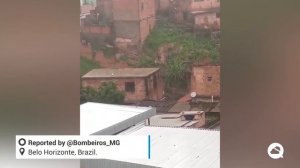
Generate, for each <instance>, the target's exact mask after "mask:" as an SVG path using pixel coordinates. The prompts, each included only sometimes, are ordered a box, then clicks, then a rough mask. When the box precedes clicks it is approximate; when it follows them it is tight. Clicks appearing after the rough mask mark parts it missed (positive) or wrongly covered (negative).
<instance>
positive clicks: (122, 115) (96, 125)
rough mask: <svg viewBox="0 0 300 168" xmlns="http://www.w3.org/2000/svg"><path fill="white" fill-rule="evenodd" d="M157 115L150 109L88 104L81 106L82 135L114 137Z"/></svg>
mask: <svg viewBox="0 0 300 168" xmlns="http://www.w3.org/2000/svg"><path fill="white" fill-rule="evenodd" d="M155 113H156V112H155V109H154V108H150V107H137V106H124V105H111V104H102V103H91V102H88V103H85V104H82V105H80V135H91V134H93V135H113V134H116V133H118V132H120V131H122V130H125V129H127V128H129V127H131V126H133V125H135V124H137V123H139V122H141V121H144V120H146V119H147V118H150V117H151V116H153V115H155Z"/></svg>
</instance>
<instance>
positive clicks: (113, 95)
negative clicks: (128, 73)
mask: <svg viewBox="0 0 300 168" xmlns="http://www.w3.org/2000/svg"><path fill="white" fill-rule="evenodd" d="M124 98H125V94H124V93H123V92H121V91H119V90H118V88H117V86H116V84H115V83H114V82H105V83H103V84H102V85H101V86H100V87H99V88H98V89H93V88H91V87H86V88H81V89H80V103H85V102H99V103H109V104H122V103H123V102H124Z"/></svg>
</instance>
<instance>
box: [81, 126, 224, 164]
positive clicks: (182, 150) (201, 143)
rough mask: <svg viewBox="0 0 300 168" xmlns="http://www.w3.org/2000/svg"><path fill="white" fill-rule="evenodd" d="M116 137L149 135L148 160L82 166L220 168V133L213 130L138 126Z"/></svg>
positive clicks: (125, 160) (118, 160)
mask: <svg viewBox="0 0 300 168" xmlns="http://www.w3.org/2000/svg"><path fill="white" fill-rule="evenodd" d="M119 135H134V136H139V135H151V159H149V160H147V159H139V160H138V159H116V160H115V159H112V160H90V161H89V163H88V162H86V163H84V162H83V164H90V165H97V166H98V167H101V166H102V165H103V166H104V165H113V166H115V167H117V168H119V167H125V166H126V165H127V164H126V163H131V165H130V166H131V167H147V168H148V167H164V168H189V167H203V168H220V131H217V130H205V129H187V128H169V127H151V126H143V125H138V126H135V127H133V128H130V129H128V130H126V131H124V132H121V133H120V134H119ZM115 162H116V163H115ZM119 162H120V163H119ZM122 162H126V163H123V164H121V163H122ZM132 164H137V165H140V166H134V165H132ZM116 165H119V166H116Z"/></svg>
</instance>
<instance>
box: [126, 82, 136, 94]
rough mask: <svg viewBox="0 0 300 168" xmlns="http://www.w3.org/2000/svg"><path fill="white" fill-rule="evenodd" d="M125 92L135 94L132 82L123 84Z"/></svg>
mask: <svg viewBox="0 0 300 168" xmlns="http://www.w3.org/2000/svg"><path fill="white" fill-rule="evenodd" d="M125 91H126V92H135V83H134V82H125Z"/></svg>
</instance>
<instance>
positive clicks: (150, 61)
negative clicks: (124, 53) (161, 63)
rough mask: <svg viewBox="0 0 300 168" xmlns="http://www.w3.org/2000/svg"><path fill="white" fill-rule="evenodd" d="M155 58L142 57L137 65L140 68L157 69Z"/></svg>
mask: <svg viewBox="0 0 300 168" xmlns="http://www.w3.org/2000/svg"><path fill="white" fill-rule="evenodd" d="M154 60H155V58H153V57H150V56H142V57H141V58H140V59H139V60H138V62H137V64H136V65H135V66H136V67H138V68H150V67H155V66H156V64H155V61H154Z"/></svg>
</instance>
